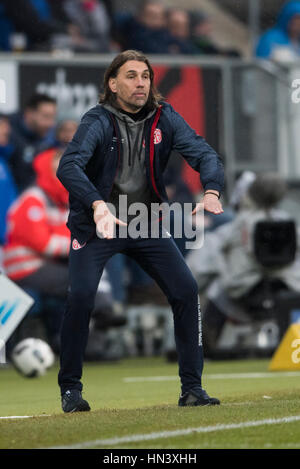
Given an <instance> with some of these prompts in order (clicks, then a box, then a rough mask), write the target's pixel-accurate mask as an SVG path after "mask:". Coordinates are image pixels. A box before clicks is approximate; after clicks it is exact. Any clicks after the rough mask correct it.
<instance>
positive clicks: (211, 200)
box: [192, 193, 224, 215]
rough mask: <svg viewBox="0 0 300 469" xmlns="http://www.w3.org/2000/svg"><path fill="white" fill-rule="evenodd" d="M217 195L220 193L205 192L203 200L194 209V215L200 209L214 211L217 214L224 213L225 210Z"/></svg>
mask: <svg viewBox="0 0 300 469" xmlns="http://www.w3.org/2000/svg"><path fill="white" fill-rule="evenodd" d="M217 195H218V193H216V195H214V194H211V193H209V194H204V197H203V201H202V202H199V203H198V204H197V205H196V207H195V208H194V210H193V211H192V215H194V214H195V213H196V212H199V211H200V210H206V211H207V212H210V213H214V214H215V215H219V214H220V213H223V212H224V210H223V208H222V204H221V202H220V200H219V199H218V197H217Z"/></svg>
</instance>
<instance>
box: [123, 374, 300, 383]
mask: <svg viewBox="0 0 300 469" xmlns="http://www.w3.org/2000/svg"><path fill="white" fill-rule="evenodd" d="M283 376H286V377H294V376H295V377H296V376H300V372H299V371H283V372H278V371H270V372H268V373H216V374H208V375H204V380H206V379H252V378H282V377H283ZM177 380H179V377H178V376H133V377H127V378H123V381H124V383H138V382H141V383H142V382H144V381H177Z"/></svg>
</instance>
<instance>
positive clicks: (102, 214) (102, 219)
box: [92, 200, 127, 239]
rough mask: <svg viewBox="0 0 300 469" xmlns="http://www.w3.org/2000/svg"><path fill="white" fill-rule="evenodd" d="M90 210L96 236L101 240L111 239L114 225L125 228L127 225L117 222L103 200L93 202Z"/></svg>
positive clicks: (120, 221)
mask: <svg viewBox="0 0 300 469" xmlns="http://www.w3.org/2000/svg"><path fill="white" fill-rule="evenodd" d="M92 208H93V210H94V222H95V224H96V231H97V235H98V236H100V237H101V238H105V239H113V237H114V228H115V225H121V226H127V223H125V222H123V221H122V220H119V219H118V218H116V217H115V216H114V215H113V214H112V213H111V212H110V210H109V208H108V207H107V205H106V203H105V202H104V200H95V202H93V205H92Z"/></svg>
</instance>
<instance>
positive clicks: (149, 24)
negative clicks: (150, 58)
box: [116, 0, 171, 54]
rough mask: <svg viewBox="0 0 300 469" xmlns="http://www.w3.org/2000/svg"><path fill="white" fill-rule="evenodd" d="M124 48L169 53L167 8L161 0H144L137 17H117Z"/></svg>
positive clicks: (169, 38) (120, 38)
mask: <svg viewBox="0 0 300 469" xmlns="http://www.w3.org/2000/svg"><path fill="white" fill-rule="evenodd" d="M116 26H117V28H118V29H119V34H120V37H119V41H120V43H121V45H122V48H123V50H126V49H136V50H141V51H143V52H144V53H148V54H167V53H169V46H170V43H171V37H170V34H169V33H168V31H167V28H166V10H165V7H164V6H163V4H162V3H161V2H160V1H159V0H144V1H143V2H142V3H141V5H140V6H139V9H138V11H137V15H136V17H133V16H131V15H123V16H121V17H119V18H117V24H116Z"/></svg>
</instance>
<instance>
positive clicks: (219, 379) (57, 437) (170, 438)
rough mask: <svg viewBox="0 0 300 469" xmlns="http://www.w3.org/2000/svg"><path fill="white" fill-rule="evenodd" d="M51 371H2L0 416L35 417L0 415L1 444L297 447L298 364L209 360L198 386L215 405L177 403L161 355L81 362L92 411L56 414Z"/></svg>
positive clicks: (174, 380)
mask: <svg viewBox="0 0 300 469" xmlns="http://www.w3.org/2000/svg"><path fill="white" fill-rule="evenodd" d="M57 372H58V366H57V365H56V366H55V367H53V368H52V369H51V370H49V372H48V373H47V374H46V375H45V376H44V377H41V378H37V379H26V378H23V377H22V376H20V375H19V374H18V373H17V372H16V371H15V370H14V369H13V368H2V369H1V368H0V389H1V391H0V394H1V399H0V417H8V416H33V418H26V419H3V418H0V435H1V437H0V448H1V449H2V448H48V447H57V446H65V447H69V446H71V447H74V445H76V446H75V447H78V448H81V447H87V448H106V449H107V448H112V449H113V448H132V449H133V448H134V449H135V448H143V449H148V448H149V449H150V448H151V449H154V448H163V449H172V448H173V449H174V448H177V449H179V448H180V449H199V448H267V449H269V448H299V447H300V367H299V372H293V373H283V372H278V373H270V372H268V360H243V361H226V362H225V361H224V362H208V363H206V364H205V369H204V377H203V387H204V388H205V389H206V390H207V392H208V393H209V394H210V395H212V396H216V397H218V398H220V399H221V401H222V404H221V406H217V407H193V408H178V407H177V400H178V396H179V391H180V387H179V379H178V377H177V374H178V367H177V364H170V363H167V362H166V361H165V360H164V358H160V357H159V358H156V357H155V358H138V359H126V360H123V361H120V362H119V363H113V364H112V363H101V364H99V363H98V364H85V368H84V376H83V383H84V393H83V396H84V397H85V398H86V399H87V400H88V401H89V403H90V405H91V408H92V411H91V412H88V413H82V414H81V413H74V414H63V413H62V411H61V407H60V396H59V390H58V386H57ZM136 378H138V379H136ZM285 417H290V419H289V420H288V421H286V422H285V421H283V419H284V418H285ZM269 419H271V420H269ZM273 419H276V421H273ZM257 421H261V422H262V423H260V424H257ZM265 421H266V423H264V422H265ZM249 422H256V423H255V424H254V425H252V424H251V423H249ZM267 422H269V424H267ZM225 425H228V426H229V427H227V428H226V427H224V426H225ZM230 425H231V427H230ZM175 431H178V433H174V432H175ZM172 432H173V433H172ZM157 433H158V434H157ZM149 435H150V436H149Z"/></svg>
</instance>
